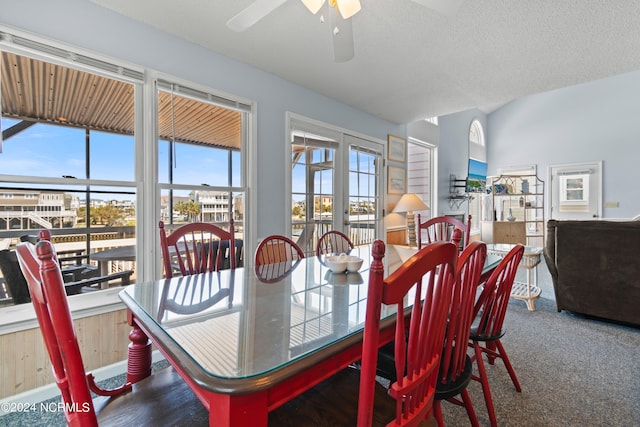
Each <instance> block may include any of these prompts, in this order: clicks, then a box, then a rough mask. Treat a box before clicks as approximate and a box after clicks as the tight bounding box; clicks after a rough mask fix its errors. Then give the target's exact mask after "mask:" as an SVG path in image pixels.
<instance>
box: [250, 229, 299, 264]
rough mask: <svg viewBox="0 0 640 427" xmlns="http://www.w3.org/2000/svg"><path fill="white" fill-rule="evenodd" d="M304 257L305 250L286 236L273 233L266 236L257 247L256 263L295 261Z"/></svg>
mask: <svg viewBox="0 0 640 427" xmlns="http://www.w3.org/2000/svg"><path fill="white" fill-rule="evenodd" d="M302 258H304V252H303V251H302V249H301V248H300V246H298V245H297V244H296V243H295V242H294V241H293V240H291V239H290V238H288V237H286V236H279V235H273V236H269V237H266V238H264V239H263V240H262V241H261V242H260V244H259V245H258V248H257V249H256V255H255V261H254V264H255V265H263V264H274V263H278V262H285V261H295V260H297V259H302Z"/></svg>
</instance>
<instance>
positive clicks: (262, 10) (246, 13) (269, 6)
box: [227, 0, 287, 32]
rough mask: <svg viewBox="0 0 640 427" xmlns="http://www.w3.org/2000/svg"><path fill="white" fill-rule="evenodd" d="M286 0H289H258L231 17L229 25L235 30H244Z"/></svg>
mask: <svg viewBox="0 0 640 427" xmlns="http://www.w3.org/2000/svg"><path fill="white" fill-rule="evenodd" d="M286 1H287V0H256V1H254V2H253V3H251V4H250V5H249V7H247V8H246V9H245V10H243V11H241V12H240V13H238V14H237V15H236V16H234V17H232V18H231V19H229V20H228V21H227V27H229V29H231V30H233V31H238V32H240V31H244V30H246V29H248V28H250V27H251V26H253V24H255V23H256V22H258V21H259V20H261V19H262V18H264V17H265V16H267V15H268V14H270V13H271V12H273V11H274V10H275V9H277V8H278V7H279V6H281V5H283V4H284V3H285V2H286Z"/></svg>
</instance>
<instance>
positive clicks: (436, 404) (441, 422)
mask: <svg viewBox="0 0 640 427" xmlns="http://www.w3.org/2000/svg"><path fill="white" fill-rule="evenodd" d="M433 415H435V417H436V421H437V422H438V427H444V419H443V418H442V408H441V407H440V401H439V400H434V401H433Z"/></svg>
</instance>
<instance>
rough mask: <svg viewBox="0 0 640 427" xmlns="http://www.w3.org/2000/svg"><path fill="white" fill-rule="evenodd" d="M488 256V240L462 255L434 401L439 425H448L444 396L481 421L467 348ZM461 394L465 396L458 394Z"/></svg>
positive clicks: (468, 249) (474, 245)
mask: <svg viewBox="0 0 640 427" xmlns="http://www.w3.org/2000/svg"><path fill="white" fill-rule="evenodd" d="M486 257H487V245H486V244H485V243H484V242H472V243H470V244H469V245H468V246H467V247H466V248H465V250H464V251H463V252H462V254H460V257H459V258H458V265H457V267H456V282H455V285H454V288H453V293H452V295H451V309H450V312H449V321H448V323H447V331H446V334H445V338H444V346H443V352H442V361H441V363H440V378H439V381H438V383H437V385H436V395H435V402H434V412H435V415H436V419H437V420H438V425H439V426H443V425H444V420H443V418H442V409H441V408H440V401H442V400H447V401H449V402H451V403H454V404H456V405H459V406H464V407H465V409H466V410H467V414H468V415H469V420H470V421H471V425H473V426H477V425H478V419H477V417H476V414H475V411H474V409H473V404H472V403H471V399H470V397H469V392H468V391H467V385H468V384H469V382H470V381H471V368H472V362H471V358H470V357H469V356H468V355H467V350H468V348H469V347H468V343H469V334H470V331H471V323H472V321H473V306H474V301H475V298H476V290H477V288H478V285H479V282H480V276H481V275H482V268H483V266H484V262H485V259H486ZM458 395H460V397H461V399H459V398H457V397H456V396H458Z"/></svg>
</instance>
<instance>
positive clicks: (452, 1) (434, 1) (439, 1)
mask: <svg viewBox="0 0 640 427" xmlns="http://www.w3.org/2000/svg"><path fill="white" fill-rule="evenodd" d="M413 1H414V2H415V3H418V4H421V5H423V6H425V7H428V8H429V9H433V10H435V11H436V12H438V13H441V14H443V15H446V16H453V15H455V14H456V12H458V9H460V6H462V3H464V2H465V0H413Z"/></svg>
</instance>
